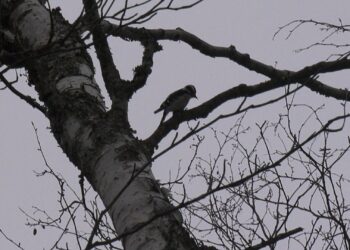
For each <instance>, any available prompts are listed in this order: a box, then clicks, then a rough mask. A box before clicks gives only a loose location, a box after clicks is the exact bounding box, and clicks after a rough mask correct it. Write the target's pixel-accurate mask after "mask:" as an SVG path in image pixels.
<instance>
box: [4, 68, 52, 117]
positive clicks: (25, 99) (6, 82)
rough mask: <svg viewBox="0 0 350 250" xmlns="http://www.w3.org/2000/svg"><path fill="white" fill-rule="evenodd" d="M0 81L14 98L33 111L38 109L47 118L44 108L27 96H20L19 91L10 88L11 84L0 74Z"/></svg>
mask: <svg viewBox="0 0 350 250" xmlns="http://www.w3.org/2000/svg"><path fill="white" fill-rule="evenodd" d="M0 81H1V82H3V83H4V84H5V86H6V87H7V88H8V89H9V90H10V91H11V92H12V93H14V94H15V95H16V96H18V97H19V98H21V99H22V100H24V101H25V102H26V103H28V104H29V105H30V106H32V107H33V108H35V109H38V110H39V111H41V113H43V114H44V115H45V116H47V109H46V107H44V106H41V105H40V104H39V103H37V102H36V100H35V99H34V98H33V97H31V96H28V95H24V94H22V93H21V92H20V91H18V90H17V89H16V88H14V87H13V86H12V84H11V83H10V82H9V81H8V80H7V79H6V78H5V77H4V76H3V74H0Z"/></svg>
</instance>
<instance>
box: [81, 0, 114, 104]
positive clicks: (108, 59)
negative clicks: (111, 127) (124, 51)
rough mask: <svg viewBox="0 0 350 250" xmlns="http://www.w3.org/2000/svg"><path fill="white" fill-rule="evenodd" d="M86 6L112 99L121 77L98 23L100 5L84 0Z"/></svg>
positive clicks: (105, 80)
mask: <svg viewBox="0 0 350 250" xmlns="http://www.w3.org/2000/svg"><path fill="white" fill-rule="evenodd" d="M83 3H84V7H85V11H86V13H87V17H88V20H89V21H88V23H89V25H88V26H89V29H90V32H91V33H92V36H93V43H94V46H95V49H96V54H97V57H98V59H99V62H100V66H101V72H102V77H103V80H104V82H105V85H106V89H107V91H108V94H109V95H110V97H111V99H112V101H113V100H115V97H116V94H117V86H118V85H120V83H121V79H120V74H119V71H118V70H117V68H116V66H115V64H114V61H113V57H112V53H111V51H110V49H109V46H108V42H107V37H106V35H105V34H104V33H103V32H102V30H101V27H100V26H99V25H98V24H99V23H100V21H101V18H100V16H99V14H98V7H97V4H96V1H95V0H84V1H83Z"/></svg>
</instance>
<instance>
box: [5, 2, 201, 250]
mask: <svg viewBox="0 0 350 250" xmlns="http://www.w3.org/2000/svg"><path fill="white" fill-rule="evenodd" d="M0 8H1V9H2V12H1V25H2V26H0V27H1V28H6V29H8V30H9V31H10V32H12V33H13V35H14V36H15V37H16V46H12V50H13V51H12V55H14V56H12V57H11V56H9V58H10V60H9V62H8V64H11V66H12V67H20V66H24V67H25V68H26V69H27V70H28V73H29V83H30V84H33V85H34V86H35V89H36V90H37V92H38V94H39V98H40V100H41V101H42V102H44V104H45V107H46V108H47V117H48V119H49V120H50V124H51V130H52V132H53V134H54V136H55V138H56V139H57V141H58V143H59V145H60V146H61V147H62V149H63V151H64V152H65V153H66V154H67V156H68V157H69V159H70V160H71V161H72V162H73V163H74V164H75V165H76V166H77V167H78V168H79V169H80V170H81V171H82V173H83V175H84V176H85V177H86V178H87V179H88V180H89V182H90V183H91V185H92V186H93V187H94V189H95V190H96V192H97V193H98V194H99V195H100V197H101V199H102V201H103V202H104V204H105V206H106V207H108V208H110V209H109V214H110V216H111V218H112V221H113V224H114V227H115V229H116V231H117V233H118V235H121V234H127V233H128V232H133V233H131V234H128V235H127V236H126V237H124V238H123V245H124V247H125V249H143V250H145V249H152V250H155V249H157V250H158V249H159V250H161V249H167V250H169V249H198V247H197V246H196V244H195V243H194V241H193V240H192V239H190V237H189V234H188V233H187V232H186V231H185V230H184V228H183V227H182V226H181V223H179V222H178V221H177V220H176V219H175V216H173V215H172V214H169V213H168V214H166V211H168V210H169V209H171V208H172V206H171V204H170V203H169V201H168V200H167V199H166V198H165V197H164V196H163V194H162V193H161V192H160V188H159V185H158V183H157V181H156V180H155V178H154V176H153V174H152V171H151V165H150V164H149V163H150V162H149V161H150V159H151V153H150V152H149V150H148V149H147V148H146V147H145V146H144V145H143V144H142V143H141V142H139V141H138V140H137V139H136V138H135V137H134V136H133V134H132V130H131V128H130V126H129V123H128V120H127V102H128V99H127V98H125V99H121V100H120V101H119V102H118V103H120V105H117V107H115V108H113V110H111V111H109V112H106V110H105V106H104V101H103V97H102V96H101V94H100V90H99V87H98V85H97V83H96V82H95V80H94V68H93V64H92V61H91V59H90V56H89V55H88V53H87V52H86V45H85V44H84V43H83V42H82V41H81V40H80V37H79V34H78V33H77V31H76V30H75V29H74V27H73V26H72V25H71V24H69V23H68V22H67V21H66V20H64V19H63V17H62V16H61V14H60V12H59V10H52V11H51V13H50V12H49V11H48V10H47V9H46V8H45V7H43V6H42V5H41V3H40V2H39V1H38V0H25V1H12V2H10V1H5V0H0ZM10 54H11V53H10ZM121 60H122V59H121ZM120 96H121V97H122V95H120ZM135 173H137V176H135ZM130 180H132V181H130ZM128 183H129V184H128ZM126 185H128V186H127V188H125V187H126ZM163 213H165V214H166V215H164V216H161V217H160V218H157V219H155V220H153V221H152V222H151V223H148V224H147V225H145V226H143V225H144V223H145V222H148V221H149V220H151V219H152V218H154V217H155V216H156V215H158V214H163ZM140 226H142V227H140ZM135 229H138V230H135ZM134 231H135V232H134Z"/></svg>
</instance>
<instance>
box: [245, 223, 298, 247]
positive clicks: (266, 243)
mask: <svg viewBox="0 0 350 250" xmlns="http://www.w3.org/2000/svg"><path fill="white" fill-rule="evenodd" d="M301 231H303V228H301V227H298V228H295V229H293V230H290V231H288V232H285V233H281V234H278V235H276V236H275V237H272V238H270V239H269V240H266V241H263V242H261V243H260V244H257V245H255V246H251V247H248V248H246V250H258V249H261V248H263V247H267V246H271V245H273V244H276V243H277V242H278V241H280V240H283V239H285V238H288V237H290V236H292V235H293V234H296V233H299V232H301Z"/></svg>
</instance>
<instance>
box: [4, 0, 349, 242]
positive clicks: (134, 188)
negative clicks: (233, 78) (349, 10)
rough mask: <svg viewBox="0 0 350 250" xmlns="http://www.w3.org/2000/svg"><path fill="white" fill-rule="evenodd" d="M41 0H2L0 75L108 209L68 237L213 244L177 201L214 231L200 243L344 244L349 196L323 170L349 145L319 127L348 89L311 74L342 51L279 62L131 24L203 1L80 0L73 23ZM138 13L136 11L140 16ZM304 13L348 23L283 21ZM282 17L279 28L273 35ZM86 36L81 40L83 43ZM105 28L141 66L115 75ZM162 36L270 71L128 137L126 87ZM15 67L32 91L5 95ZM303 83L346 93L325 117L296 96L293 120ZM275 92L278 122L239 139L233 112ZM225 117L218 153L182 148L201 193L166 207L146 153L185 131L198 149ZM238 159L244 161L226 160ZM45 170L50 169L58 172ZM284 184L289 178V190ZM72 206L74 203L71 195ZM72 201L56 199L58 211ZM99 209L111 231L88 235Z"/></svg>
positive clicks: (148, 63)
mask: <svg viewBox="0 0 350 250" xmlns="http://www.w3.org/2000/svg"><path fill="white" fill-rule="evenodd" d="M45 2H46V1H38V0H26V1H0V7H1V25H0V30H1V37H2V39H1V44H0V48H1V56H0V62H1V64H2V65H4V66H5V67H4V70H2V72H1V75H0V80H1V81H2V82H3V83H4V84H5V86H6V87H7V88H8V89H10V90H11V91H12V92H13V93H14V94H16V95H18V96H19V97H20V98H22V99H23V100H25V101H26V102H27V103H28V104H30V105H31V106H32V107H34V108H36V109H38V110H39V111H41V112H42V113H43V114H44V115H45V116H46V117H47V119H48V120H49V121H50V127H51V131H52V133H53V135H54V137H55V138H56V140H57V142H58V144H59V145H60V147H61V148H62V150H63V151H64V153H65V154H66V155H67V156H68V158H69V159H70V161H71V162H72V163H73V164H74V165H75V166H77V168H78V169H79V170H80V171H81V176H82V177H81V183H82V184H81V185H82V187H83V188H82V190H83V192H82V193H84V186H83V183H84V181H83V180H84V178H86V180H88V182H89V183H90V184H91V186H92V187H93V189H94V190H95V191H96V192H97V193H98V195H99V197H100V198H101V200H102V201H103V203H104V205H105V207H106V209H105V210H103V211H102V212H101V213H100V214H98V215H97V216H95V217H94V218H95V221H94V222H95V223H94V225H93V229H92V232H91V234H90V235H89V236H88V237H86V238H85V239H81V238H82V236H81V235H79V234H78V232H76V236H77V238H78V240H79V239H81V240H83V241H84V244H85V245H82V246H80V247H82V248H86V249H92V248H96V247H98V246H102V245H105V246H107V247H111V246H112V245H111V244H113V242H114V241H116V240H119V239H121V240H122V243H123V246H124V248H125V249H210V248H213V249H215V247H210V246H205V245H203V244H202V243H200V242H198V241H197V240H195V239H194V237H193V235H192V234H191V233H193V232H195V231H196V230H198V231H200V232H201V230H203V229H201V228H200V227H197V228H193V227H194V224H187V228H186V227H185V226H184V225H183V224H182V220H181V218H180V216H179V214H178V213H177V211H178V210H179V209H181V208H184V209H186V211H187V212H188V215H189V216H190V217H189V218H190V219H191V218H192V217H193V216H194V217H195V220H199V221H201V222H202V223H205V225H208V226H209V229H208V232H214V233H215V234H216V237H217V239H215V240H210V241H209V240H208V241H209V243H211V244H210V245H215V244H216V247H222V248H225V247H226V248H228V249H230V248H233V249H243V248H248V249H249V248H250V249H259V248H262V247H265V246H270V248H274V247H275V245H276V243H277V242H278V241H279V240H282V239H285V238H288V237H289V238H290V239H295V241H296V242H300V244H302V245H303V246H305V247H306V248H311V247H312V246H315V247H318V246H319V245H318V244H321V243H318V241H317V239H318V238H319V237H320V238H321V237H322V240H324V244H325V245H324V246H337V247H339V248H340V247H342V246H343V247H345V248H349V245H350V240H349V236H348V233H347V231H348V228H347V227H348V226H347V224H348V223H347V218H348V216H347V212H348V211H347V207H348V205H347V203H346V201H345V196H344V195H343V194H342V190H343V188H342V185H344V180H345V179H344V176H342V175H340V176H337V175H336V173H333V172H332V168H333V166H334V165H335V163H337V162H338V161H339V160H340V159H341V158H343V157H344V156H345V155H346V154H345V153H346V152H347V149H348V146H349V145H348V144H349V143H347V144H345V145H344V144H343V145H338V147H337V148H335V147H334V146H332V147H329V146H328V144H329V143H331V142H330V140H331V139H330V138H331V136H333V134H335V133H336V132H340V131H343V130H344V129H345V128H346V127H345V121H346V119H347V118H348V116H349V114H348V113H347V111H346V104H345V102H346V101H347V99H348V94H349V93H348V91H347V90H346V89H340V88H334V87H331V86H330V85H326V84H325V83H323V82H321V81H320V80H319V79H318V77H319V75H321V74H325V73H329V72H337V71H340V70H343V69H347V68H348V67H349V65H350V64H349V60H348V58H347V57H348V54H347V53H343V54H342V55H340V56H339V57H338V58H337V59H336V60H333V61H321V62H319V63H315V64H312V65H309V66H307V67H303V68H302V69H300V70H296V71H291V70H280V69H278V68H276V67H273V66H271V65H268V64H265V63H263V62H260V61H258V60H255V59H253V57H251V56H250V55H249V54H244V53H242V52H240V51H239V50H237V49H236V48H235V47H234V46H227V47H219V46H214V45H211V44H209V43H207V42H205V41H204V40H202V39H200V38H199V37H197V36H196V35H195V34H192V33H189V32H187V31H185V30H183V29H181V28H178V29H174V30H167V29H145V28H142V27H140V26H141V25H142V24H143V23H145V22H147V21H148V20H150V19H151V18H153V17H154V16H155V14H157V13H158V12H161V11H163V10H181V9H185V8H190V7H194V6H195V5H197V4H199V3H200V2H202V1H194V2H191V3H188V4H187V5H180V6H179V5H176V4H178V3H175V2H176V1H163V0H162V1H158V2H154V1H144V2H138V3H136V4H134V3H129V2H128V1H125V2H124V7H123V8H121V9H114V8H117V7H118V6H114V5H113V3H114V2H113V1H112V2H108V1H94V0H84V1H83V4H84V12H82V14H81V15H80V16H79V18H78V19H77V20H76V21H75V22H73V23H69V22H67V21H66V20H65V19H64V17H63V16H62V15H61V13H60V11H59V9H51V8H50V5H49V3H48V2H47V3H45ZM45 4H46V7H45ZM149 4H151V7H150V8H149ZM142 7H146V8H145V9H142ZM147 7H148V8H147ZM140 8H141V9H140ZM141 10H144V11H143V12H142V13H141V12H140V11H141ZM308 22H309V23H314V24H317V25H320V26H321V27H322V28H326V29H327V30H328V31H329V32H339V31H347V26H345V25H343V24H342V23H341V24H340V25H330V24H328V23H319V22H314V21H312V20H309V21H305V20H299V21H296V22H295V23H290V24H289V25H294V24H296V26H295V28H294V29H292V31H291V32H294V31H295V30H296V28H298V27H300V25H301V24H305V23H308ZM288 27H290V26H286V27H282V28H281V31H283V30H284V28H288ZM332 34H333V33H330V35H332ZM90 36H91V38H92V40H91V42H90V40H88V39H89V38H90ZM111 36H114V37H120V38H122V39H124V40H126V41H138V42H140V44H141V45H142V48H143V54H142V62H141V64H140V65H139V66H137V67H136V68H135V70H134V76H133V78H132V80H125V79H123V78H122V77H121V75H120V72H119V71H118V69H117V68H116V66H115V63H114V60H113V57H112V53H111V51H110V49H109V47H110V46H111V45H110V44H109V43H108V40H107V37H111ZM163 40H170V41H181V42H183V43H186V44H188V45H190V46H191V47H192V49H194V50H197V51H199V52H200V53H201V54H203V55H206V56H210V57H222V58H227V59H229V60H231V61H233V62H235V63H237V64H239V65H240V66H242V67H244V68H246V69H249V70H251V71H253V72H256V73H258V74H261V75H263V76H265V77H267V78H268V80H264V81H262V82H260V83H258V84H245V83H244V84H239V85H235V86H233V87H232V88H230V89H228V90H226V91H224V92H222V93H220V94H218V95H215V96H213V97H211V98H210V99H209V100H207V101H204V102H203V103H202V104H200V105H198V106H197V107H195V108H193V109H190V110H186V111H184V112H181V113H179V114H174V116H173V117H171V118H170V119H168V120H166V121H165V122H164V123H162V124H160V125H159V127H158V128H157V129H155V131H154V132H153V133H152V134H151V135H150V136H149V137H148V138H144V139H139V138H137V136H136V135H135V131H134V129H133V128H132V127H131V126H130V123H129V120H128V105H129V102H130V99H131V98H132V97H133V96H134V94H135V93H136V92H137V91H138V90H140V89H142V88H144V87H145V86H146V82H147V80H148V78H149V76H150V75H151V73H152V67H153V59H154V54H155V53H157V52H159V51H161V50H162V46H161V45H160V44H159V43H160V41H163ZM333 45H335V46H337V45H336V44H333ZM91 46H93V47H94V49H95V50H96V55H97V58H98V61H99V63H100V68H101V72H102V77H103V82H104V86H105V88H106V90H107V93H108V97H109V98H110V100H111V103H112V104H111V107H110V108H109V109H107V108H106V107H105V103H104V98H103V96H102V94H101V92H100V87H99V85H98V84H97V83H96V81H95V80H94V75H95V71H94V65H93V62H92V60H91V57H90V55H89V54H88V52H87V49H88V48H89V47H91ZM20 67H24V68H25V69H26V71H27V73H28V82H29V84H30V85H32V86H34V87H35V90H36V91H37V93H38V97H39V99H40V101H36V100H35V99H33V98H32V97H29V96H26V95H24V94H22V93H21V92H19V91H17V90H16V89H15V88H14V86H13V85H14V83H15V82H12V81H11V80H8V79H7V78H6V75H5V73H7V71H9V70H10V69H16V68H20ZM304 89H309V90H311V91H313V92H316V93H319V94H321V95H323V96H331V97H333V98H335V99H337V100H341V101H344V104H343V108H342V109H341V114H338V115H334V114H333V113H332V114H331V115H333V116H332V117H330V118H329V119H327V120H324V119H322V118H321V117H320V109H319V108H314V107H312V106H310V105H308V104H306V102H305V104H304V105H303V106H301V107H302V108H304V109H303V110H302V112H303V113H304V112H307V110H309V112H308V113H307V116H306V117H305V119H304V120H303V118H300V117H293V116H295V113H294V112H295V111H294V110H295V109H296V108H295V107H297V108H299V106H300V105H297V104H295V102H296V101H295V99H294V97H295V96H296V93H300V91H303V90H304ZM274 90H282V91H276V92H273V91H274ZM267 92H269V93H271V96H270V97H269V99H268V100H264V101H260V102H259V100H258V99H257V98H255V99H256V100H257V102H252V103H251V101H250V99H251V97H256V96H257V95H259V94H262V93H267ZM238 98H241V99H240V101H239V102H238V104H237V105H236V106H235V108H234V109H232V108H231V109H230V112H229V113H226V114H221V115H219V116H217V118H214V119H212V120H204V119H205V118H207V117H208V116H209V115H210V114H211V113H212V112H213V111H215V110H216V109H218V108H219V107H220V106H222V105H224V104H225V103H227V102H228V101H230V100H233V99H238ZM283 101H284V102H285V106H284V109H283V110H281V111H278V112H279V113H280V116H279V117H280V119H279V120H277V121H271V122H270V121H266V122H262V123H257V126H256V128H257V135H256V141H254V140H253V142H250V144H249V145H247V142H246V141H248V140H249V139H247V138H244V135H245V133H247V132H248V131H249V132H250V131H251V130H250V128H248V127H245V126H243V121H244V120H245V119H246V117H247V116H248V114H250V113H252V112H253V114H254V110H255V109H260V108H262V107H265V106H269V105H272V104H273V103H276V102H283ZM299 116H300V115H299ZM230 117H232V118H233V119H236V120H235V121H236V122H235V123H234V125H233V126H232V127H231V128H230V129H229V130H228V132H225V133H219V132H218V131H217V130H215V129H212V131H213V135H214V137H213V138H214V140H216V142H217V145H218V149H219V150H218V154H217V155H216V156H213V158H211V159H210V160H206V159H204V158H202V157H198V155H197V151H196V150H195V151H194V158H196V157H197V159H198V163H197V170H198V174H197V177H198V178H203V180H204V182H203V184H202V185H203V189H202V191H201V193H200V194H199V195H197V196H196V197H194V198H193V197H191V198H189V197H187V195H186V192H183V193H182V194H181V195H182V197H183V200H180V201H179V202H178V204H177V205H175V206H174V205H173V204H172V203H171V202H170V200H169V199H170V198H171V197H167V196H168V194H166V192H164V189H162V188H161V187H160V185H159V182H158V181H157V180H156V179H155V177H154V176H153V173H152V170H151V167H152V162H153V161H154V160H156V159H157V157H159V156H160V155H162V154H164V153H167V151H169V150H170V149H172V148H174V147H175V146H177V145H178V144H180V143H181V142H183V141H184V140H186V139H188V138H191V137H192V136H194V144H193V147H194V148H195V149H199V148H200V146H201V143H202V141H203V137H202V136H201V135H200V132H201V131H202V130H204V129H207V128H209V127H210V126H211V125H213V124H215V123H216V122H217V121H219V120H223V119H228V118H230ZM236 117H239V118H238V119H237V118H236ZM310 117H315V120H316V121H318V124H317V125H314V124H312V123H309V119H310ZM298 119H301V122H300V124H299V126H296V125H295V124H294V121H299V120H298ZM193 120H198V122H196V123H195V125H193V124H189V125H188V126H189V131H188V133H186V134H185V135H184V136H180V137H179V135H178V134H175V137H174V139H173V140H172V142H171V143H170V145H169V146H168V147H167V148H165V149H164V150H162V151H161V152H160V153H157V154H155V153H154V152H155V150H156V149H157V147H158V144H159V143H160V142H161V141H162V140H163V139H164V138H166V137H167V136H168V135H169V133H170V132H171V131H174V130H175V131H176V130H177V129H178V128H179V126H180V125H181V124H183V123H186V122H189V121H193ZM202 120H204V122H205V123H202V122H201V121H202ZM339 122H340V123H339ZM310 124H312V125H310ZM339 124H340V125H339ZM337 125H339V126H337ZM311 126H312V127H311ZM295 127H297V130H295ZM296 131H297V132H296ZM250 133H252V132H250ZM274 133H275V134H274ZM273 136H276V138H277V139H279V140H280V141H279V143H280V147H277V146H275V145H274V144H273V143H272V141H271V140H272V139H268V138H269V137H270V138H272V137H273ZM178 137H179V138H178ZM243 138H244V139H243ZM319 138H323V142H321V143H319V142H318V140H319ZM231 143H232V151H233V152H234V154H232V157H231V158H229V159H230V161H229V160H228V159H223V158H222V153H223V151H225V150H227V148H225V147H226V146H227V145H228V144H231ZM318 149H320V150H318ZM237 160H238V161H237ZM219 163H221V164H219ZM238 163H240V164H241V165H244V166H245V168H243V167H242V168H234V166H235V165H237V164H238ZM205 165H207V167H204V166H205ZM219 165H220V167H219ZM238 165H239V164H238ZM283 166H284V168H286V167H287V169H288V170H285V169H284V168H283ZM300 166H301V167H300ZM297 167H298V168H302V170H298V172H297V173H296V172H295V171H294V169H295V168H297ZM208 169H209V171H208ZM281 169H283V170H281ZM281 171H283V172H281ZM52 174H54V172H52ZM187 174H188V173H187V172H185V173H184V175H182V176H181V175H180V176H179V177H178V178H176V179H175V180H173V183H176V182H179V181H181V180H182V179H183V178H184V176H185V175H187ZM57 180H59V181H61V180H62V179H61V178H60V177H57ZM293 183H298V184H297V185H295V184H294V185H295V186H294V187H293ZM289 187H293V192H292V193H289V190H288V189H289ZM185 190H188V187H187V188H185ZM219 194H220V195H219ZM181 195H180V196H181ZM318 197H320V199H321V200H322V201H323V205H324V209H319V208H318V207H317V208H315V207H314V206H315V203H314V200H316V198H318ZM305 199H306V201H305ZM202 201H203V203H202ZM204 201H206V202H207V203H205V202H204ZM79 202H80V203H79V204H80V205H81V206H85V207H86V204H85V202H84V199H83V198H82V200H80V201H79ZM173 203H174V201H173ZM316 204H317V203H316ZM71 205H72V204H69V205H67V206H66V208H67V211H68V212H69V209H68V208H69V207H70V206H71ZM86 209H87V208H86ZM245 209H247V210H246V211H248V210H249V213H250V214H249V217H247V218H246V219H247V220H248V222H247V223H245V222H244V220H242V219H244V217H245V216H247V214H245V213H243V212H242V211H243V210H245ZM107 212H108V214H109V216H110V218H111V221H112V224H113V227H114V229H115V232H116V235H117V236H115V238H109V237H105V238H103V237H102V241H100V240H96V239H95V238H96V236H101V235H103V233H102V232H101V231H102V229H101V228H102V225H103V224H104V222H103V220H104V218H105V217H104V215H105V214H106V213H107ZM301 212H305V213H307V214H309V215H312V216H313V218H315V219H314V220H313V221H312V222H311V227H310V228H308V229H307V231H303V229H302V228H301V227H298V226H295V225H291V226H290V225H289V224H290V223H291V222H290V221H292V220H293V217H295V216H297V215H298V213H301ZM91 214H93V212H91ZM191 216H192V217H191ZM74 217H75V216H71V218H74ZM241 217H243V218H241ZM323 221H326V222H325V223H327V227H326V226H325V224H324V222H323ZM106 227H107V228H109V227H108V226H106ZM325 227H326V229H324V228H325ZM245 230H246V232H244V231H245ZM79 237H81V238H79ZM214 243H215V244H214Z"/></svg>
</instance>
